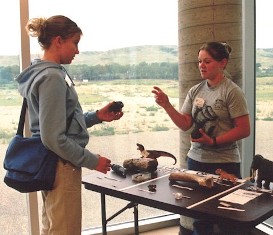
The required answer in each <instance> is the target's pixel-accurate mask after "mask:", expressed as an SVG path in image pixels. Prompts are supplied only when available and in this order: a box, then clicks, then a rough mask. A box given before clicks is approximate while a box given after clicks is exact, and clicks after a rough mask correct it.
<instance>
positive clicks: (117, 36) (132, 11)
mask: <svg viewBox="0 0 273 235" xmlns="http://www.w3.org/2000/svg"><path fill="white" fill-rule="evenodd" d="M1 3H2V4H3V5H4V6H1V4H0V22H1V23H0V24H1V31H2V33H1V43H0V55H1V54H2V55H3V54H7V53H9V54H18V51H19V49H18V46H17V45H18V44H19V40H20V34H19V25H18V23H17V22H18V21H19V10H18V9H15V10H14V8H15V6H16V4H18V3H19V0H9V1H1ZM177 4H178V1H177V0H46V1H44V0H43V1H41V0H29V8H30V11H29V17H30V18H32V17H41V16H42V17H49V16H51V15H57V14H61V15H65V16H68V17H69V18H71V19H72V20H73V21H75V22H76V23H77V24H78V26H79V27H80V28H81V29H82V31H83V37H82V39H81V41H80V44H79V49H80V51H105V50H110V49H115V48H122V47H130V46H138V45H177V43H178V23H177V22H178V19H177V18H178V16H177V15H178V13H177ZM3 32H4V33H5V36H4V35H3ZM31 45H35V46H32V49H34V50H36V49H35V48H36V47H37V50H38V48H39V46H38V43H37V38H35V39H31Z"/></svg>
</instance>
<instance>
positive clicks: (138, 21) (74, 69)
mask: <svg viewBox="0 0 273 235" xmlns="http://www.w3.org/2000/svg"><path fill="white" fill-rule="evenodd" d="M11 2H12V4H11V6H10V9H7V8H6V7H5V8H4V7H3V8H2V9H7V10H6V12H11V11H12V12H14V7H15V6H16V4H18V3H17V2H16V3H15V2H13V1H11ZM41 5H44V1H41V0H29V17H30V18H32V17H41V16H45V17H48V16H51V15H55V14H63V15H66V16H68V17H70V18H71V19H73V20H74V21H75V22H76V23H77V24H78V25H79V26H80V27H81V28H82V30H83V37H82V40H81V42H80V44H79V49H80V52H81V54H80V55H78V56H76V58H75V60H74V62H73V63H72V64H71V65H69V66H67V69H68V71H69V73H70V74H71V76H72V77H73V78H74V79H75V83H76V89H77V90H78V93H79V97H80V101H81V104H82V106H83V109H84V110H85V111H87V110H96V109H98V108H100V107H102V106H103V105H105V104H106V103H107V102H109V101H111V100H121V101H123V103H124V105H125V107H124V112H125V114H124V117H123V118H122V119H121V120H120V121H117V122H113V123H103V124H101V125H96V126H94V127H92V128H90V129H89V131H90V135H91V139H90V144H89V145H88V148H89V149H90V150H91V151H93V152H96V153H100V154H102V155H104V156H107V157H109V158H111V160H112V162H113V163H116V164H121V165H122V163H123V160H125V159H127V158H132V157H139V156H140V152H139V151H138V150H137V146H136V143H138V142H139V143H142V144H143V145H144V146H145V147H146V148H152V149H159V150H164V151H168V152H170V153H172V154H174V155H175V156H177V158H178V159H179V157H178V156H179V132H178V129H177V127H176V126H175V125H174V124H173V123H172V122H171V121H170V119H169V118H168V117H167V115H166V114H165V112H163V109H161V108H160V107H158V106H157V105H156V103H155V102H154V98H153V95H152V93H151V90H152V87H153V86H154V85H157V86H160V87H162V88H165V90H166V91H167V92H168V94H170V98H171V100H172V103H173V104H174V105H175V106H176V107H178V65H177V60H178V56H177V38H178V36H177V11H178V10H177V2H176V1H169V0H160V1H159V0H150V1H145V0H138V1H137V0H134V1H126V0H115V1H112V0H97V1H88V2H87V1H84V0H79V1H77V4H75V3H74V2H73V1H64V0H61V1H58V2H56V1H47V3H46V5H47V7H41ZM11 8H12V9H11ZM18 8H19V6H18ZM16 16H18V19H16V20H15V19H14V27H13V26H12V25H11V24H9V28H12V29H13V32H14V29H16V28H18V30H19V23H18V22H19V13H18V14H16ZM163 16H164V17H163ZM6 19H10V17H9V16H5V18H4V19H2V22H5V21H6ZM162 19H164V20H162ZM25 23H26V22H25ZM18 35H19V33H18V31H17V32H16V34H14V35H13V34H11V33H9V34H8V36H9V37H10V38H9V40H7V42H6V44H5V49H8V50H7V51H8V52H9V53H10V54H11V55H13V56H14V55H15V57H16V58H17V57H18V55H19V52H18V51H13V49H14V48H15V46H14V45H20V38H19V37H18ZM11 39H15V42H14V43H11V42H12V40H11ZM36 40H37V39H36V38H33V39H31V57H32V59H33V58H37V57H39V56H40V55H41V51H40V48H39V47H38V43H37V41H36ZM7 45H10V46H9V47H8V46H7ZM2 52H3V50H1V54H2ZM0 56H1V57H2V55H0ZM3 56H4V57H5V59H10V58H11V57H10V56H9V55H7V56H6V55H3ZM1 57H0V58H1ZM18 58H19V57H18ZM10 63H11V64H12V65H13V64H14V62H13V61H11V62H10ZM16 63H17V65H18V66H19V61H17V62H16ZM1 66H2V64H1ZM18 68H19V67H18ZM2 71H3V70H2ZM18 72H19V71H18ZM2 73H3V72H1V74H2ZM11 83H12V84H13V87H12V88H10V87H9V86H10V85H9V86H6V88H7V92H10V96H11V97H12V101H13V100H14V99H15V98H16V99H15V101H13V103H12V105H13V106H12V108H13V107H16V108H14V111H13V113H14V118H13V119H11V118H10V120H9V121H10V122H11V124H10V125H7V123H5V126H7V127H10V128H12V129H11V130H8V131H9V132H10V133H11V134H10V136H12V135H13V134H14V133H15V129H16V125H17V123H18V120H17V119H18V117H19V112H20V105H21V97H20V96H19V94H18V93H17V90H16V88H15V86H16V85H14V82H11ZM3 91H4V90H2V89H1V92H3ZM3 97H4V98H2V99H1V100H2V101H1V102H3V103H2V104H1V108H3V109H5V110H8V109H7V106H6V104H7V103H8V102H11V101H10V100H9V99H8V98H7V97H8V96H7V95H6V93H5V94H4V95H3ZM8 104H9V103H8ZM12 110H13V109H12ZM10 113H11V111H9V112H8V113H7V114H6V115H7V116H9V115H10ZM0 115H4V112H1V114H0ZM1 120H2V119H1ZM1 130H2V129H1ZM159 140H160V142H159ZM3 143H4V147H3V148H1V150H5V148H6V146H7V143H8V138H4V139H3ZM3 155H4V154H2V156H3ZM159 163H160V164H162V165H171V166H172V164H173V161H171V160H169V159H167V158H162V159H160V160H159ZM178 165H179V162H178V163H177V166H178ZM89 172H90V171H89V170H87V169H84V171H83V174H88V173H89ZM1 187H2V186H1ZM3 187H5V186H3ZM5 190H7V191H8V192H9V191H10V193H9V194H7V193H6V191H5V194H7V195H8V197H7V196H6V197H7V200H4V199H5V197H4V196H3V200H2V202H6V203H7V205H5V207H3V212H2V213H1V214H2V216H5V217H7V219H5V220H4V219H3V220H1V223H3V225H5V226H8V227H9V228H10V230H8V229H7V230H4V231H7V234H15V233H16V232H17V231H20V232H21V233H22V234H28V233H29V228H28V217H27V208H26V207H27V203H26V196H25V195H24V194H19V193H16V192H15V191H14V190H11V189H9V188H7V187H5ZM1 197H2V196H1ZM17 197H18V198H17ZM10 198H14V200H10ZM38 200H39V203H38V204H39V210H41V198H40V193H38ZM15 201H16V204H15V203H14V202H15ZM18 203H20V205H21V204H22V206H20V208H19V209H20V210H19V211H18ZM127 203H128V202H127V201H122V200H118V199H114V198H111V197H107V208H108V211H107V215H109V216H111V215H112V214H114V213H115V212H117V210H118V209H121V208H122V206H123V205H124V206H125V205H127ZM117 204H119V205H120V208H118V209H116V205H117ZM1 205H4V204H1ZM12 206H13V208H14V211H13V210H12V211H11V212H9V214H8V215H7V212H6V208H10V207H12ZM21 210H22V212H21ZM12 213H14V214H15V215H16V219H15V217H13V216H12ZM18 213H20V214H22V218H21V217H19V218H18ZM164 214H166V212H164V211H159V210H155V209H152V208H148V207H144V206H139V219H143V218H148V217H153V216H160V215H164ZM40 215H41V213H40V212H39V216H40ZM130 220H131V221H132V220H133V211H132V210H128V211H125V212H124V213H122V214H121V215H120V216H118V217H117V218H115V219H114V220H113V221H111V222H110V224H115V223H123V222H126V221H130ZM97 226H101V218H100V195H99V194H97V193H93V192H91V191H87V190H85V189H83V229H88V228H90V227H97ZM3 228H4V226H3ZM11 228H12V229H11ZM15 231H16V232H15Z"/></svg>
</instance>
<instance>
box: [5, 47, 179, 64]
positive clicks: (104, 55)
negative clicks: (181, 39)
mask: <svg viewBox="0 0 273 235" xmlns="http://www.w3.org/2000/svg"><path fill="white" fill-rule="evenodd" d="M32 57H33V58H35V56H32ZM36 57H37V56H36ZM18 61H19V56H0V66H8V65H18ZM144 61H145V62H146V63H148V64H150V63H161V62H170V63H175V62H177V61H178V53H177V46H172V45H170V46H136V47H127V48H120V49H114V50H109V51H84V52H81V53H80V54H79V55H76V57H75V59H74V61H73V65H77V64H86V65H93V66H94V65H97V64H100V65H105V64H114V63H117V64H121V65H126V64H139V63H141V62H144Z"/></svg>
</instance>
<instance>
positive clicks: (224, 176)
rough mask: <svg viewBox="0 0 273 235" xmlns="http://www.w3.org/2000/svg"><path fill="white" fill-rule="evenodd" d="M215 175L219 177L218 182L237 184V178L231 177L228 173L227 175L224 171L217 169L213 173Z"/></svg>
mask: <svg viewBox="0 0 273 235" xmlns="http://www.w3.org/2000/svg"><path fill="white" fill-rule="evenodd" d="M215 173H216V174H217V175H219V178H220V180H228V181H231V182H232V183H234V184H235V183H236V182H237V180H238V178H237V177H236V176H235V175H233V174H230V173H228V172H226V171H224V170H222V169H217V170H216V171H215Z"/></svg>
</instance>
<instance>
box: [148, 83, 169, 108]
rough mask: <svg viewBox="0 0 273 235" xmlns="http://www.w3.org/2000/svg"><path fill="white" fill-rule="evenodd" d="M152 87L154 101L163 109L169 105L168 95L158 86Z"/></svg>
mask: <svg viewBox="0 0 273 235" xmlns="http://www.w3.org/2000/svg"><path fill="white" fill-rule="evenodd" d="M153 88H154V89H153V90H152V93H154V94H155V96H154V97H155V102H156V103H157V104H158V105H159V106H161V107H162V108H164V109H166V108H167V107H168V106H170V105H171V104H170V101H169V97H168V96H167V95H166V94H165V93H164V92H163V91H162V90H161V89H160V88H159V87H157V86H154V87H153Z"/></svg>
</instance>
